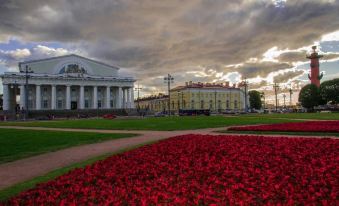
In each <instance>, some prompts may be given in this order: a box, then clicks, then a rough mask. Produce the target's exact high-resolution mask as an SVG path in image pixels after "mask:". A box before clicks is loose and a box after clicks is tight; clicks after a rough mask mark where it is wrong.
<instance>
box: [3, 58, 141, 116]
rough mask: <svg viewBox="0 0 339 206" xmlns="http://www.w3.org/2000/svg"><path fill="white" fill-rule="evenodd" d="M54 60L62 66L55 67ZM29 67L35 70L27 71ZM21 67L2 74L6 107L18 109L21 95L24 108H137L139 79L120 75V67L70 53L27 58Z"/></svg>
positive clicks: (20, 104) (4, 106)
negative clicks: (38, 58) (30, 59)
mask: <svg viewBox="0 0 339 206" xmlns="http://www.w3.org/2000/svg"><path fill="white" fill-rule="evenodd" d="M51 61H52V63H53V64H55V65H58V66H60V69H59V70H58V69H55V68H54V67H53V64H52V63H51ZM49 64H50V65H49ZM85 65H86V66H87V67H86V66H85ZM47 66H51V67H52V69H49V67H47ZM90 66H91V68H90V69H89V68H88V67H90ZM25 67H28V68H31V70H32V73H28V74H27V73H25V72H24V68H25ZM42 67H45V70H44V71H42V70H43V68H42ZM19 69H20V71H21V72H6V73H5V74H3V75H1V78H2V82H3V110H14V109H15V107H16V100H17V99H19V101H18V104H19V106H20V108H23V109H27V108H28V109H29V110H78V109H80V110H81V109H122V108H134V104H133V101H134V100H133V99H134V97H133V85H134V82H135V80H134V79H133V78H130V77H120V76H118V75H117V70H118V68H116V67H112V66H108V65H106V64H103V63H100V62H96V61H93V60H89V59H87V58H83V57H80V56H77V55H68V56H62V57H55V58H50V59H44V60H36V61H30V62H23V63H20V64H19ZM107 70H108V71H107ZM92 72H93V73H92ZM26 79H28V81H26ZM26 87H27V88H26ZM26 93H27V96H26ZM17 97H18V98H17ZM26 98H27V100H26ZM26 104H27V105H26Z"/></svg>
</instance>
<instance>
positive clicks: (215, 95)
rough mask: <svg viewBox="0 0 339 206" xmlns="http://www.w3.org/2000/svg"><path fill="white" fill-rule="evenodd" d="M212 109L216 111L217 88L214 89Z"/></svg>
mask: <svg viewBox="0 0 339 206" xmlns="http://www.w3.org/2000/svg"><path fill="white" fill-rule="evenodd" d="M214 110H215V111H217V90H214Z"/></svg>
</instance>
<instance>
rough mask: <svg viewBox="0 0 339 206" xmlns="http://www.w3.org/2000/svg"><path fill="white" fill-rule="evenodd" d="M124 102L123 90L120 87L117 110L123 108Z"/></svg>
mask: <svg viewBox="0 0 339 206" xmlns="http://www.w3.org/2000/svg"><path fill="white" fill-rule="evenodd" d="M122 102H123V92H122V88H121V87H118V95H117V97H116V105H117V109H121V107H122Z"/></svg>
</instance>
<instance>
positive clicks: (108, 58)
mask: <svg viewBox="0 0 339 206" xmlns="http://www.w3.org/2000/svg"><path fill="white" fill-rule="evenodd" d="M0 2H1V3H0V73H3V72H6V71H16V70H17V69H18V68H17V64H18V61H24V60H30V59H39V58H45V57H51V56H58V55H64V54H69V53H75V54H79V55H83V56H85V57H88V58H93V59H96V60H99V61H103V62H106V63H108V64H112V65H116V66H119V67H121V68H122V69H121V73H122V74H124V75H127V76H133V77H135V78H136V79H138V82H139V84H140V85H141V86H142V87H143V92H142V94H143V95H147V94H151V93H158V92H162V91H164V89H165V84H164V82H163V76H164V75H166V74H167V73H170V74H172V75H173V76H174V78H175V84H176V85H179V84H184V82H185V81H190V80H191V81H200V82H226V81H230V82H232V83H236V82H238V81H240V80H241V79H244V78H247V79H248V80H249V82H250V86H251V88H252V89H259V90H264V91H265V92H266V93H267V94H268V99H270V97H269V94H271V90H272V84H273V83H274V82H277V83H279V84H280V86H281V95H282V93H283V92H284V89H285V88H289V87H293V88H294V89H295V90H296V91H295V94H294V95H295V98H294V99H296V95H297V90H298V88H300V87H301V86H302V85H304V84H305V83H307V82H308V80H307V74H308V73H309V64H308V61H307V59H306V58H305V56H306V54H307V53H308V52H310V47H311V46H312V45H318V48H319V50H320V52H321V53H323V54H324V55H325V58H323V60H322V64H321V71H323V72H324V73H325V75H324V80H326V79H333V78H335V77H339V12H338V11H339V0H161V1H157V0H138V1H135V0H101V1H95V0H57V1H56V0H40V1H39V0H25V1H22V0H0Z"/></svg>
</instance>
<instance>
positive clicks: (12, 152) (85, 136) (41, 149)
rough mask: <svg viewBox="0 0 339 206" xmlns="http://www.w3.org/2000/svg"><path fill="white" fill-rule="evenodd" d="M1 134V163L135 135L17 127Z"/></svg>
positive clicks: (0, 130)
mask: <svg viewBox="0 0 339 206" xmlns="http://www.w3.org/2000/svg"><path fill="white" fill-rule="evenodd" d="M0 134H1V135H0V164H1V163H5V162H10V161H14V160H18V159H22V158H25V157H29V156H33V155H37V154H42V153H47V152H51V151H56V150H60V149H64V148H67V147H72V146H76V145H82V144H91V143H96V142H101V141H105V140H110V139H117V138H125V137H131V136H134V135H133V134H97V133H87V132H86V133H85V132H58V131H34V130H16V129H0Z"/></svg>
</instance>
